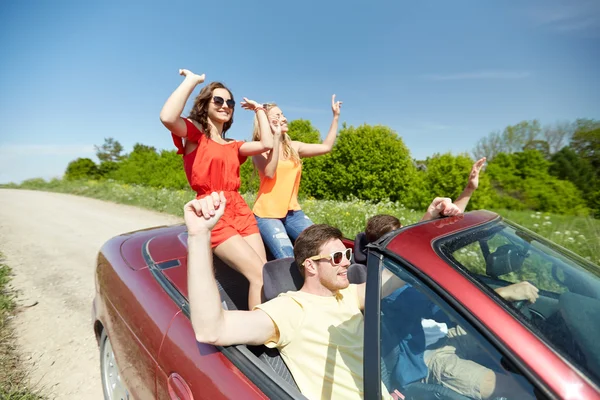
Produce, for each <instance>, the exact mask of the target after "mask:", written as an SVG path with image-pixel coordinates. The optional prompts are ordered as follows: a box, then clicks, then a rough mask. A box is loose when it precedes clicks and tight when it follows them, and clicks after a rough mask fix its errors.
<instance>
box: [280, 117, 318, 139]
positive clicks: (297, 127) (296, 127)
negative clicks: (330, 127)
mask: <svg viewBox="0 0 600 400" xmlns="http://www.w3.org/2000/svg"><path fill="white" fill-rule="evenodd" d="M288 135H289V136H290V138H291V139H292V140H297V141H299V142H304V143H319V142H320V141H321V134H320V133H319V131H318V130H317V128H315V127H314V126H312V124H311V123H310V121H309V120H307V119H295V120H293V121H291V122H290V123H289V124H288Z"/></svg>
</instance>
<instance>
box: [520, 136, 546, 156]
mask: <svg viewBox="0 0 600 400" xmlns="http://www.w3.org/2000/svg"><path fill="white" fill-rule="evenodd" d="M523 150H537V151H539V152H540V153H542V154H543V155H544V158H546V159H547V158H549V157H550V145H549V144H548V142H547V141H545V140H532V141H530V142H529V143H527V144H526V145H525V147H523Z"/></svg>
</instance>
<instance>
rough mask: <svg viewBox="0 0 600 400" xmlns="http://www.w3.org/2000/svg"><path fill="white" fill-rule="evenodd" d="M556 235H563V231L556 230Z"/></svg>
mask: <svg viewBox="0 0 600 400" xmlns="http://www.w3.org/2000/svg"><path fill="white" fill-rule="evenodd" d="M554 234H555V235H562V232H559V231H556V232H554Z"/></svg>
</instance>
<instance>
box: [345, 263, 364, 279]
mask: <svg viewBox="0 0 600 400" xmlns="http://www.w3.org/2000/svg"><path fill="white" fill-rule="evenodd" d="M348 280H349V281H350V283H355V284H359V283H365V282H366V281H367V266H366V265H363V264H351V265H350V266H349V267H348Z"/></svg>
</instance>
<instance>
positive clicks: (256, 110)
mask: <svg viewBox="0 0 600 400" xmlns="http://www.w3.org/2000/svg"><path fill="white" fill-rule="evenodd" d="M260 110H263V111H265V108H264V107H263V106H258V107H256V108H255V109H254V112H259V111H260Z"/></svg>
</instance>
